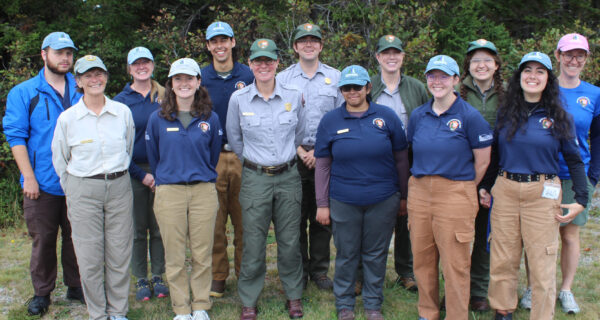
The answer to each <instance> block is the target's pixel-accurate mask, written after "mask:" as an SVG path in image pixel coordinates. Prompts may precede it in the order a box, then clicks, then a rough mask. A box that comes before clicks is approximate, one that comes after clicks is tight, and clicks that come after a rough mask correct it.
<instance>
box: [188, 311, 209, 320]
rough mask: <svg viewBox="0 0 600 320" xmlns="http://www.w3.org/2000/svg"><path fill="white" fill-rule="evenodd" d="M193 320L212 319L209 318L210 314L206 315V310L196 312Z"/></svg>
mask: <svg viewBox="0 0 600 320" xmlns="http://www.w3.org/2000/svg"><path fill="white" fill-rule="evenodd" d="M191 319H192V320H210V318H209V317H208V313H206V311H204V310H196V311H194V313H193V314H192V318H191Z"/></svg>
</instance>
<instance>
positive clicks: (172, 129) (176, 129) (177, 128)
mask: <svg viewBox="0 0 600 320" xmlns="http://www.w3.org/2000/svg"><path fill="white" fill-rule="evenodd" d="M168 131H179V127H175V128H167V132H168Z"/></svg>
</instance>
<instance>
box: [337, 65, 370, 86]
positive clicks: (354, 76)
mask: <svg viewBox="0 0 600 320" xmlns="http://www.w3.org/2000/svg"><path fill="white" fill-rule="evenodd" d="M368 82H371V78H370V77H369V73H368V72H367V70H366V69H365V68H363V67H361V66H357V65H351V66H347V67H346V68H344V70H342V75H341V76H340V81H338V84H337V86H338V88H339V87H343V86H345V85H349V84H357V85H359V86H364V85H365V84H367V83H368Z"/></svg>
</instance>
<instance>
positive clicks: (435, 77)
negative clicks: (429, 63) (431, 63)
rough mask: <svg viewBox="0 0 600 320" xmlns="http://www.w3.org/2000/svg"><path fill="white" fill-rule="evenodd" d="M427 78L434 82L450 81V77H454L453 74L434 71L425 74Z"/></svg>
mask: <svg viewBox="0 0 600 320" xmlns="http://www.w3.org/2000/svg"><path fill="white" fill-rule="evenodd" d="M425 78H427V81H429V82H434V81H440V82H446V81H448V79H450V78H452V76H449V75H447V74H438V75H435V74H432V73H428V74H426V75H425Z"/></svg>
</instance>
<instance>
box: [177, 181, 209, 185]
mask: <svg viewBox="0 0 600 320" xmlns="http://www.w3.org/2000/svg"><path fill="white" fill-rule="evenodd" d="M202 182H205V181H201V180H196V181H190V182H185V181H182V182H175V183H172V184H176V185H178V186H193V185H196V184H199V183H202Z"/></svg>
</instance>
